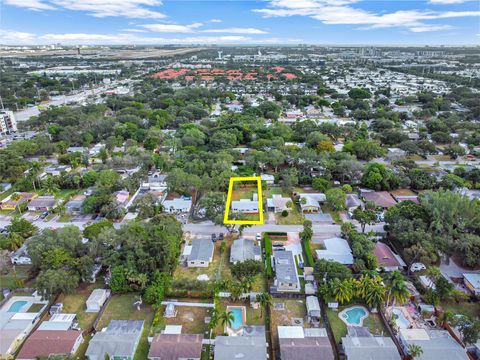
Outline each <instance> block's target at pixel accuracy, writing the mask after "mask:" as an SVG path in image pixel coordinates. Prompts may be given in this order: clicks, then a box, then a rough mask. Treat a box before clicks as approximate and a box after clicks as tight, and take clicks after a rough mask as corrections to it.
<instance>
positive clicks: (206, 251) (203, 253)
mask: <svg viewBox="0 0 480 360" xmlns="http://www.w3.org/2000/svg"><path fill="white" fill-rule="evenodd" d="M212 252H213V243H212V242H211V241H210V240H199V239H195V240H192V252H191V253H190V255H188V261H209V260H210V258H211V256H212Z"/></svg>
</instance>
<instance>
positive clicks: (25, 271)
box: [0, 265, 31, 289]
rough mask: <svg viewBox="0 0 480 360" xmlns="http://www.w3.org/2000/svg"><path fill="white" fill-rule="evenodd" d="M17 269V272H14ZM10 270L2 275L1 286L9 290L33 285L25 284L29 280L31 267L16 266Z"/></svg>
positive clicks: (0, 277) (0, 276) (0, 278)
mask: <svg viewBox="0 0 480 360" xmlns="http://www.w3.org/2000/svg"><path fill="white" fill-rule="evenodd" d="M14 268H15V270H14ZM14 268H13V267H12V268H10V269H9V271H8V273H6V274H1V275H0V286H1V287H3V288H8V289H15V288H18V287H24V286H28V285H31V284H29V283H25V281H26V280H27V279H28V278H29V271H30V268H31V266H30V265H16V266H15V267H14Z"/></svg>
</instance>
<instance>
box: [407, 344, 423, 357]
mask: <svg viewBox="0 0 480 360" xmlns="http://www.w3.org/2000/svg"><path fill="white" fill-rule="evenodd" d="M408 353H409V354H410V356H411V357H412V359H415V358H416V357H419V356H420V355H422V354H423V349H422V347H421V346H420V345H417V344H410V345H408Z"/></svg>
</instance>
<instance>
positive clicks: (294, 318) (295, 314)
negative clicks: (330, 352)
mask: <svg viewBox="0 0 480 360" xmlns="http://www.w3.org/2000/svg"><path fill="white" fill-rule="evenodd" d="M270 309H271V319H270V329H271V331H272V338H273V341H274V347H275V348H278V328H277V327H278V326H291V325H301V322H303V325H304V327H307V328H308V327H310V326H309V323H308V322H307V321H306V316H307V308H306V305H305V301H304V300H294V299H292V300H290V299H279V298H274V299H272V305H271V306H270ZM300 319H301V320H300Z"/></svg>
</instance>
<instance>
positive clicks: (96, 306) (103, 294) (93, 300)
mask: <svg viewBox="0 0 480 360" xmlns="http://www.w3.org/2000/svg"><path fill="white" fill-rule="evenodd" d="M109 296H110V291H109V290H106V289H95V290H93V291H92V293H91V294H90V296H89V297H88V299H87V301H86V305H87V310H86V311H87V312H99V311H100V309H101V308H102V306H103V304H105V301H107V299H108V297H109Z"/></svg>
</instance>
